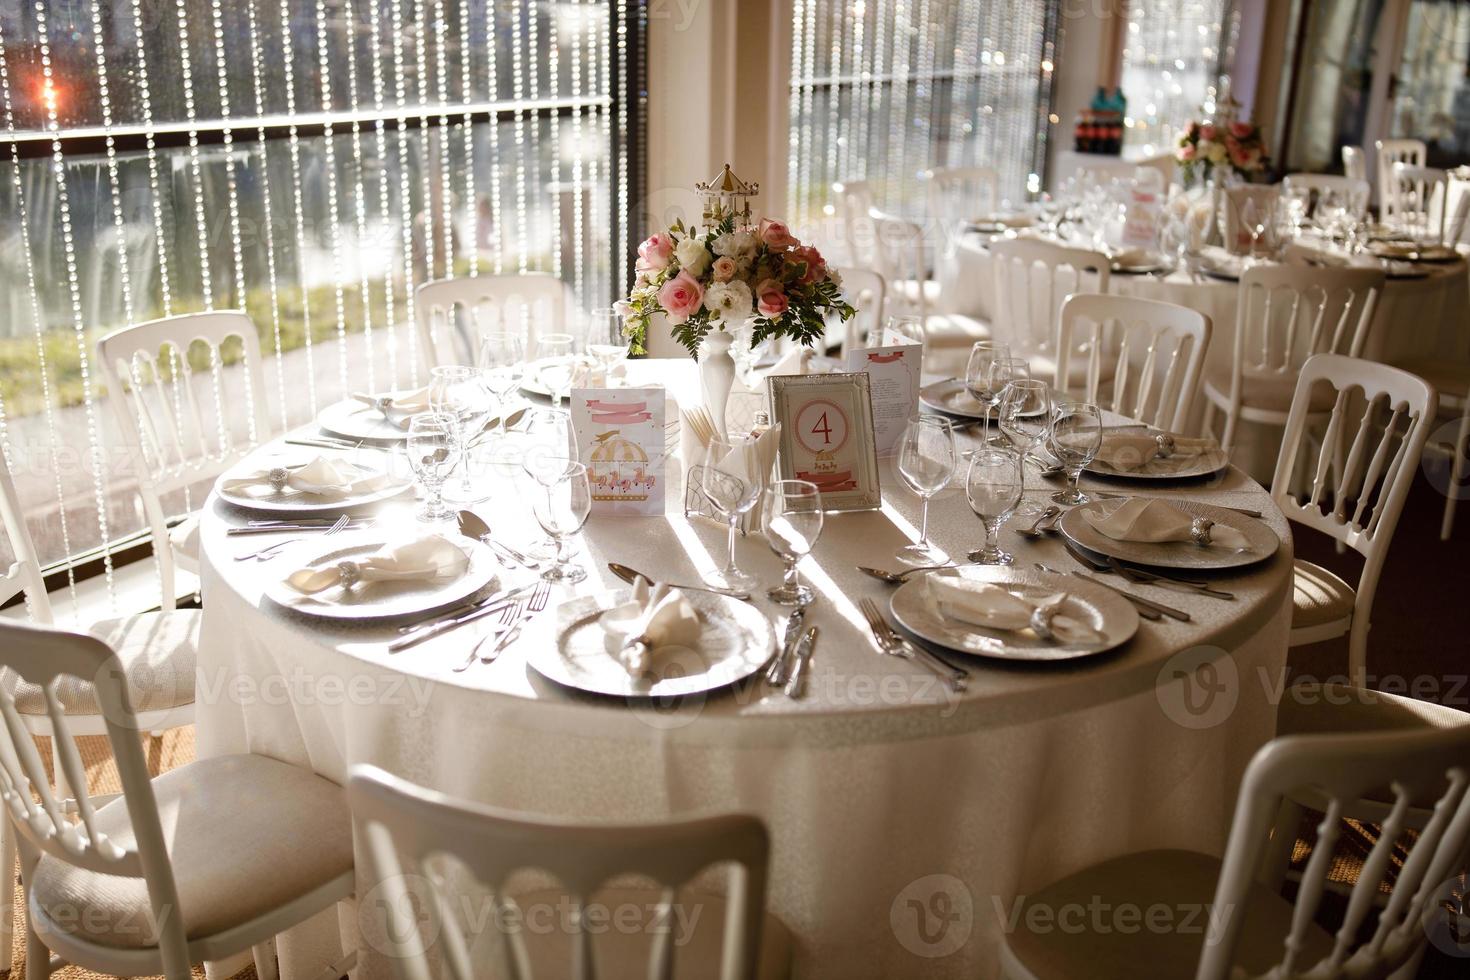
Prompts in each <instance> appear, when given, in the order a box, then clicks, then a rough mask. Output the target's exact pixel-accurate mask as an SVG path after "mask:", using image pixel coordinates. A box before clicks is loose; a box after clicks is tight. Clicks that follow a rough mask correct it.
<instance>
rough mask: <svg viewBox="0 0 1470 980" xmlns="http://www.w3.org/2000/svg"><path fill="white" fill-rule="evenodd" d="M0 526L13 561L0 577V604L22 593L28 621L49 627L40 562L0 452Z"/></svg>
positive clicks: (47, 605)
mask: <svg viewBox="0 0 1470 980" xmlns="http://www.w3.org/2000/svg"><path fill="white" fill-rule="evenodd" d="M0 523H3V524H4V527H5V537H6V540H7V541H8V542H9V544H10V553H11V554H12V555H13V556H14V558H15V560H14V561H12V562H11V564H10V567H9V568H8V569H6V570H5V572H4V574H0V603H6V602H9V601H10V599H11V597H12V596H14V595H15V594H16V593H18V592H24V593H25V600H26V605H27V607H28V608H29V610H30V614H31V621H32V622H35V623H43V624H49V623H50V622H51V599H50V598H49V597H48V596H47V595H46V579H45V577H44V576H43V575H42V574H41V559H40V556H39V555H38V554H37V553H36V543H35V540H34V539H33V538H32V537H31V532H30V530H29V529H28V528H27V527H26V521H25V511H23V510H21V507H20V495H19V494H18V493H16V492H15V481H14V480H13V479H11V476H10V462H9V460H8V459H7V458H6V454H5V453H4V452H0Z"/></svg>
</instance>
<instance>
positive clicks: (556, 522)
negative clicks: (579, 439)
mask: <svg viewBox="0 0 1470 980" xmlns="http://www.w3.org/2000/svg"><path fill="white" fill-rule="evenodd" d="M532 511H533V512H534V513H535V515H536V523H538V524H540V525H541V530H543V531H545V532H546V533H547V535H548V536H549V537H550V538H551V541H552V544H553V545H554V548H555V553H554V554H553V556H552V561H551V565H550V567H548V568H547V569H546V571H544V572H542V573H541V577H542V578H543V579H546V580H547V581H548V582H569V583H570V582H580V581H582V580H583V579H584V578H586V577H587V571H586V569H583V568H580V567H578V566H576V565H570V564H568V563H567V555H568V554H569V552H568V551H567V550H566V540H567V538H570V537H572V536H573V535H575V534H577V533H579V532H580V531H581V530H582V526H583V525H584V524H586V523H587V516H588V515H589V514H591V513H592V486H591V484H590V483H589V482H588V479H587V467H585V466H583V465H582V464H581V463H572V464H571V465H570V466H568V467H567V468H566V469H565V470H563V471H562V472H561V474H560V475H558V476H557V477H556V478H555V479H554V480H552V481H551V483H550V484H548V485H547V486H545V487H544V488H543V492H542V493H540V494H538V495H536V497H535V499H534V502H533V505H532Z"/></svg>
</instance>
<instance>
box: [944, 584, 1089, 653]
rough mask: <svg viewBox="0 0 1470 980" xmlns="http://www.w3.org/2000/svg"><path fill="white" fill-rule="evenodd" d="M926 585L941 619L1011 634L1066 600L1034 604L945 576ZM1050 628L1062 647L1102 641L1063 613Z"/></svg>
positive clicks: (1059, 598) (996, 588)
mask: <svg viewBox="0 0 1470 980" xmlns="http://www.w3.org/2000/svg"><path fill="white" fill-rule="evenodd" d="M924 584H925V586H926V588H927V589H928V591H929V600H930V602H932V603H933V604H934V608H935V609H936V610H937V611H938V613H939V615H940V616H941V617H943V618H945V619H957V620H959V621H960V622H962V623H968V624H970V625H971V626H983V627H985V628H986V629H993V630H1005V631H1008V632H1018V631H1020V630H1024V629H1029V628H1030V626H1031V617H1032V615H1033V614H1035V612H1036V610H1037V609H1038V608H1043V607H1060V606H1061V605H1062V603H1064V602H1065V601H1066V600H1067V594H1066V593H1065V592H1058V593H1055V594H1054V595H1049V596H1047V597H1046V598H1044V599H1042V600H1041V601H1040V602H1032V601H1031V600H1029V599H1023V598H1022V597H1021V596H1018V595H1016V594H1015V593H1013V592H1011V591H1009V590H1008V589H1006V588H1004V587H1003V586H1000V585H996V584H995V583H994V582H979V581H976V580H974V579H967V578H964V577H962V576H960V575H956V574H950V573H944V572H939V573H935V574H933V575H930V576H928V577H927V578H926V579H925V580H924ZM1050 628H1051V631H1052V634H1053V635H1054V636H1055V637H1056V638H1057V639H1058V640H1060V641H1062V642H1063V643H1097V642H1100V641H1101V640H1102V639H1103V636H1102V634H1101V633H1099V632H1098V631H1097V630H1095V629H1093V628H1092V627H1091V626H1088V625H1087V624H1086V623H1084V622H1082V621H1081V620H1079V619H1077V618H1076V617H1073V616H1067V615H1064V614H1063V613H1060V612H1058V613H1056V614H1055V615H1053V616H1052V617H1051V621H1050Z"/></svg>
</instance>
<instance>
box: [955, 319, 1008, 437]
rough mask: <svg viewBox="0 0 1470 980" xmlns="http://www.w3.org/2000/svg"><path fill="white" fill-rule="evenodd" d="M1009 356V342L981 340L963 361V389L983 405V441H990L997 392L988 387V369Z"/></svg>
mask: <svg viewBox="0 0 1470 980" xmlns="http://www.w3.org/2000/svg"><path fill="white" fill-rule="evenodd" d="M1010 356H1011V348H1010V345H1009V344H1002V343H1000V342H999V341H994V340H981V341H979V342H977V343H976V344H975V346H973V347H971V348H970V359H969V361H967V362H966V363H965V390H966V391H968V392H969V393H970V397H971V398H973V399H975V400H976V401H977V402H979V403H980V404H981V405H983V406H984V407H985V422H984V426H985V428H984V436H983V437H982V441H983V442H989V441H990V412H991V409H992V408H994V406H995V398H996V396H997V395H998V394H999V392H994V391H992V390H991V387H990V369H991V367H992V366H993V365H994V364H995V362H996V361H999V360H1004V359H1006V358H1008V357H1010Z"/></svg>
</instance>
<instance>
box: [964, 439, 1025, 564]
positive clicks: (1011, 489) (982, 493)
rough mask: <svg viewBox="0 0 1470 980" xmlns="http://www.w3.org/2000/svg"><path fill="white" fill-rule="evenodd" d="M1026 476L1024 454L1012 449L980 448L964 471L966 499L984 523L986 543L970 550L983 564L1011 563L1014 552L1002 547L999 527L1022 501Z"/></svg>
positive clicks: (1013, 559)
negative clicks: (1022, 458)
mask: <svg viewBox="0 0 1470 980" xmlns="http://www.w3.org/2000/svg"><path fill="white" fill-rule="evenodd" d="M1023 488H1024V480H1023V478H1022V475H1021V454H1020V453H1015V452H1012V451H1010V450H1009V449H980V450H977V451H976V453H975V455H974V456H972V457H970V468H969V469H968V470H967V471H966V472H965V499H966V500H967V501H969V503H970V510H972V511H974V512H975V516H976V517H978V518H980V523H981V524H982V525H984V527H985V547H984V548H982V549H980V550H979V551H978V552H971V553H970V556H969V557H970V560H971V561H973V562H976V563H977V564H980V565H1009V564H1011V563H1012V562H1013V561H1015V556H1013V555H1010V554H1008V553H1007V552H1004V551H1002V550H1000V527H1001V525H1002V524H1004V523H1005V522H1006V519H1007V518H1009V517H1010V516H1011V515H1012V514H1013V513H1015V511H1016V507H1017V506H1019V505H1020V503H1021V491H1022V489H1023Z"/></svg>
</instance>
